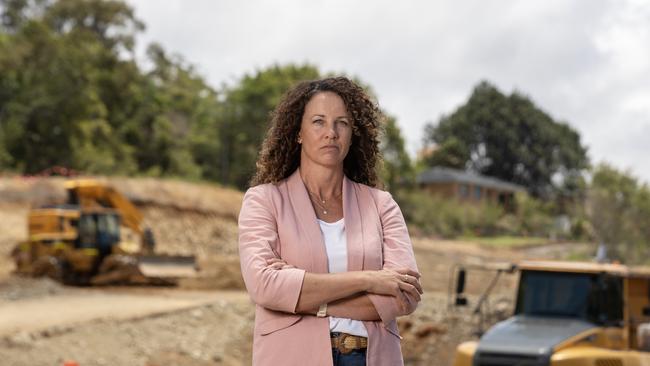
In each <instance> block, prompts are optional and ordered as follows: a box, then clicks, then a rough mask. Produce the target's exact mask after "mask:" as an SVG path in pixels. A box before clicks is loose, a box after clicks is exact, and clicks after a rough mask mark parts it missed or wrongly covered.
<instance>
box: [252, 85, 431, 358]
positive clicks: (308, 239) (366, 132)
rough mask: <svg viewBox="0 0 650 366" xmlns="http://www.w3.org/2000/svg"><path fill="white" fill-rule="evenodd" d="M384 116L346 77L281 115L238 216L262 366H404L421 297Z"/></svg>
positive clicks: (306, 93)
mask: <svg viewBox="0 0 650 366" xmlns="http://www.w3.org/2000/svg"><path fill="white" fill-rule="evenodd" d="M379 118H380V112H379V110H378V108H377V107H376V106H375V105H374V103H372V101H371V100H370V99H369V98H368V96H367V95H366V94H365V92H364V91H363V90H362V89H361V88H360V87H359V86H357V85H356V84H354V83H353V82H351V81H350V80H348V79H346V78H343V77H338V78H329V79H324V80H317V81H310V82H303V83H300V84H299V85H297V86H296V87H294V88H293V89H292V90H290V91H289V92H288V93H287V94H286V95H285V96H284V99H283V100H282V101H281V102H280V104H279V105H278V107H277V108H276V110H275V112H274V114H273V117H272V123H271V128H270V130H269V131H268V134H267V136H266V139H265V140H264V143H263V145H262V151H261V153H260V156H259V160H258V162H257V173H256V175H255V177H254V178H253V181H252V184H251V186H252V188H250V189H249V190H248V191H247V192H246V195H245V196H244V201H243V204H242V209H241V212H240V216H239V251H240V260H241V268H242V274H243V277H244V281H245V283H246V288H247V290H248V292H249V294H250V296H251V298H252V299H253V301H254V302H255V304H256V312H255V331H254V340H253V364H254V365H327V366H331V365H341V366H344V365H366V364H367V365H371V366H380V365H390V366H394V365H401V364H403V360H402V355H401V350H400V336H399V333H398V329H397V323H396V320H395V319H396V317H398V316H401V315H406V314H409V313H411V312H413V310H415V307H416V306H417V303H418V302H419V301H420V294H421V293H422V288H421V286H420V284H419V280H418V279H419V276H420V275H419V273H418V272H417V266H416V264H415V258H414V256H413V250H412V247H411V242H410V239H409V236H408V231H407V229H406V225H405V223H404V219H403V217H402V214H401V212H400V210H399V207H398V206H397V204H396V203H395V201H394V200H393V199H392V197H391V196H390V194H388V193H387V192H383V191H380V190H378V189H375V188H373V187H374V186H375V185H376V184H377V180H378V179H377V175H376V169H375V165H376V163H377V161H378V159H379V148H378V130H379Z"/></svg>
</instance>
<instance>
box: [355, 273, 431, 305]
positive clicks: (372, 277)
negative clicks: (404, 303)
mask: <svg viewBox="0 0 650 366" xmlns="http://www.w3.org/2000/svg"><path fill="white" fill-rule="evenodd" d="M363 273H364V274H365V276H366V281H367V284H368V287H367V290H366V291H368V292H370V293H373V294H379V295H391V296H395V297H396V298H398V299H402V297H403V296H404V295H403V294H402V291H404V292H406V293H409V294H411V295H412V296H413V297H414V298H415V299H416V300H417V301H420V294H422V286H421V285H420V281H419V278H420V274H419V273H417V272H415V271H413V270H410V269H408V268H405V269H397V270H390V269H382V270H379V271H364V272H363Z"/></svg>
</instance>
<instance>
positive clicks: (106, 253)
mask: <svg viewBox="0 0 650 366" xmlns="http://www.w3.org/2000/svg"><path fill="white" fill-rule="evenodd" d="M65 188H66V191H67V194H68V198H67V202H66V203H65V204H57V205H50V206H44V207H40V208H35V209H32V210H30V212H29V214H28V215H29V216H28V220H27V221H28V239H27V240H26V241H24V242H21V243H19V244H18V245H17V246H16V248H14V250H13V251H12V256H13V258H14V262H15V264H16V273H18V274H24V275H30V276H35V277H38V276H48V277H51V278H53V279H55V280H58V281H60V282H63V283H66V284H74V285H107V284H147V285H150V284H154V285H173V284H175V283H176V282H177V280H178V279H180V278H186V277H194V276H196V274H197V271H198V267H197V265H196V258H195V257H194V256H177V255H159V254H155V253H154V249H155V239H154V235H153V233H152V231H151V230H150V229H149V228H146V227H144V225H143V217H142V214H141V213H140V212H139V211H138V209H137V208H136V207H135V206H134V205H133V204H132V203H131V202H130V201H129V200H128V199H127V198H126V197H125V196H123V195H122V194H121V193H120V192H118V191H117V190H115V189H114V188H112V187H111V186H109V185H106V184H103V183H101V182H99V181H97V180H94V179H76V180H69V181H67V182H66V183H65Z"/></svg>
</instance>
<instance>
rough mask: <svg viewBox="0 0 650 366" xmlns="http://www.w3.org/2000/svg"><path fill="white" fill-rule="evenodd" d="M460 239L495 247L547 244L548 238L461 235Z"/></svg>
mask: <svg viewBox="0 0 650 366" xmlns="http://www.w3.org/2000/svg"><path fill="white" fill-rule="evenodd" d="M460 240H463V241H468V242H473V243H477V244H479V245H483V246H487V247H497V248H521V247H527V246H531V245H541V244H548V243H549V242H550V241H549V239H548V238H542V237H534V236H508V235H503V236H491V237H475V236H466V237H461V238H460Z"/></svg>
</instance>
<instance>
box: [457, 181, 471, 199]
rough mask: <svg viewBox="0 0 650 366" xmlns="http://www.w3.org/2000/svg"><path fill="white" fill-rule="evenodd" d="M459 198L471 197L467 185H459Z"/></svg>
mask: <svg viewBox="0 0 650 366" xmlns="http://www.w3.org/2000/svg"><path fill="white" fill-rule="evenodd" d="M458 196H459V197H460V198H467V197H469V186H468V185H467V184H459V185H458Z"/></svg>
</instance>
